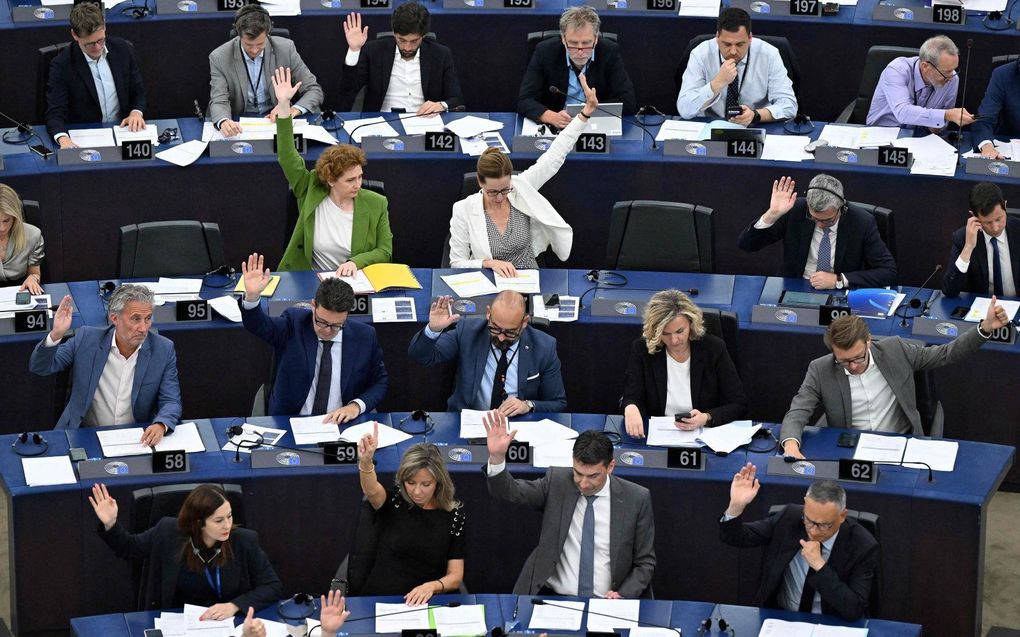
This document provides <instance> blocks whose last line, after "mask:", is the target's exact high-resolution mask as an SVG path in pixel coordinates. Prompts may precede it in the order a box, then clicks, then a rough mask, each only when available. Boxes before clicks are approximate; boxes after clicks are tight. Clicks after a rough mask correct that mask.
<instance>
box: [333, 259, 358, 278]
mask: <svg viewBox="0 0 1020 637" xmlns="http://www.w3.org/2000/svg"><path fill="white" fill-rule="evenodd" d="M357 273H358V264H357V263H355V262H354V261H351V260H350V259H348V260H346V261H344V262H343V263H341V264H340V267H339V268H337V269H336V275H337V276H348V277H349V276H354V275H355V274H357Z"/></svg>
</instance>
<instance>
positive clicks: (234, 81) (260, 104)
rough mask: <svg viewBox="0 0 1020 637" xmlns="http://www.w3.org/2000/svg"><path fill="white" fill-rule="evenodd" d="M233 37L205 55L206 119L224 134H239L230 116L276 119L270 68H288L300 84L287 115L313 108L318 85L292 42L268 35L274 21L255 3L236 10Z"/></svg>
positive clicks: (316, 103) (318, 96) (317, 102)
mask: <svg viewBox="0 0 1020 637" xmlns="http://www.w3.org/2000/svg"><path fill="white" fill-rule="evenodd" d="M234 30H235V31H237V36H236V37H234V38H233V39H231V40H230V41H229V42H227V43H225V44H222V45H220V46H218V47H217V48H216V49H215V50H214V51H213V52H212V53H210V54H209V76H210V80H209V120H210V121H211V122H212V123H213V124H214V125H215V126H216V129H217V130H219V131H220V132H221V133H223V135H224V137H232V136H234V135H238V134H240V133H241V125H240V124H238V123H237V122H236V121H234V120H235V118H238V117H240V116H241V115H244V116H249V117H262V116H265V117H268V118H269V119H270V120H272V121H276V108H277V104H276V94H275V92H274V91H273V82H272V78H273V70H274V69H276V68H277V67H284V68H289V69H290V71H291V76H292V77H293V80H294V84H295V85H300V87H301V89H300V91H299V93H298V95H297V98H296V99H295V100H294V103H293V105H292V106H291V109H290V114H291V116H292V117H297V116H299V115H303V114H304V113H308V112H313V113H314V112H317V111H318V110H319V106H320V105H321V104H322V89H321V88H319V83H318V82H317V81H316V80H315V75H314V74H313V73H312V72H311V71H310V70H309V69H308V67H307V66H305V63H304V61H302V60H301V56H300V55H298V52H297V48H296V47H295V46H294V42H293V41H291V40H288V39H287V38H281V37H277V36H273V35H271V33H272V30H273V21H272V20H271V19H270V18H269V12H268V11H266V10H265V8H263V7H262V6H260V5H258V4H249V5H245V6H243V7H241V8H240V9H238V10H237V13H236V14H235V16H234Z"/></svg>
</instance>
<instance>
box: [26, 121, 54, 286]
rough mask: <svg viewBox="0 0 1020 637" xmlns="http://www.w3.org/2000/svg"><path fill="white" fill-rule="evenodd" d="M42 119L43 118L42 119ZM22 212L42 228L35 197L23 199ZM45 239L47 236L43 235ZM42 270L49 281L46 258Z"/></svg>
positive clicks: (40, 213) (45, 279)
mask: <svg viewBox="0 0 1020 637" xmlns="http://www.w3.org/2000/svg"><path fill="white" fill-rule="evenodd" d="M40 121H41V120H40ZM21 214H22V216H23V217H24V219H25V223H29V224H32V225H33V226H35V227H36V228H39V229H40V230H42V227H43V225H42V208H40V207H39V202H38V201H35V200H34V199H22V200H21ZM43 238H44V239H45V237H43ZM39 267H40V270H42V280H43V281H49V280H50V277H49V276H48V273H49V266H48V265H47V261H46V259H43V261H42V265H41V266H39Z"/></svg>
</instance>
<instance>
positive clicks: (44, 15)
mask: <svg viewBox="0 0 1020 637" xmlns="http://www.w3.org/2000/svg"><path fill="white" fill-rule="evenodd" d="M32 15H34V16H35V18H36V19H37V20H52V19H53V15H54V14H53V9H50V8H49V7H37V8H36V9H35V11H33V12H32Z"/></svg>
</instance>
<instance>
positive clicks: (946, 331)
mask: <svg viewBox="0 0 1020 637" xmlns="http://www.w3.org/2000/svg"><path fill="white" fill-rule="evenodd" d="M935 331H936V332H938V333H939V334H941V335H942V336H947V337H949V338H956V335H957V334H958V333H959V331H960V330H959V329H958V328H957V327H956V326H955V325H953V324H952V323H949V322H948V321H945V322H942V323H938V324H936V325H935Z"/></svg>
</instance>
